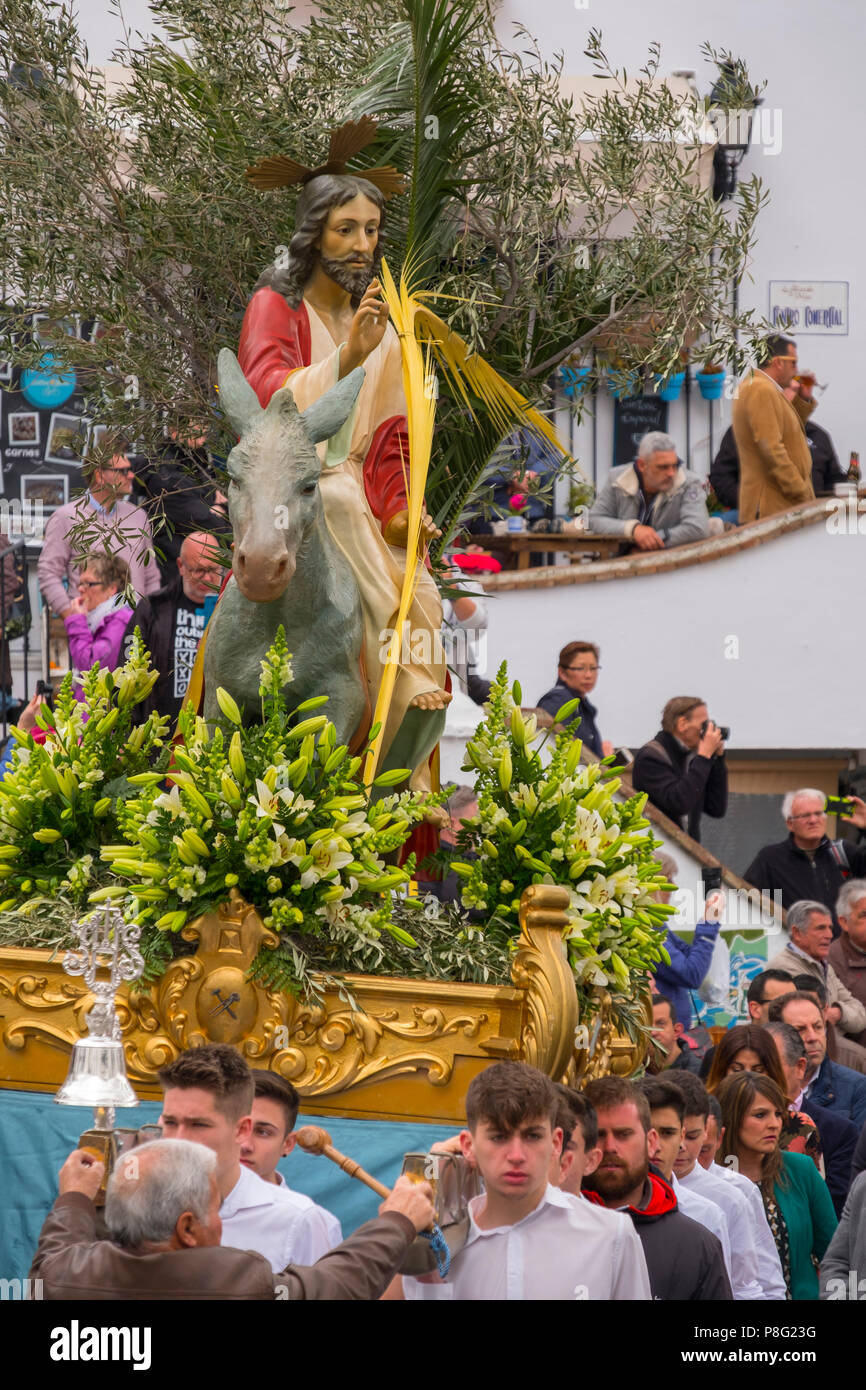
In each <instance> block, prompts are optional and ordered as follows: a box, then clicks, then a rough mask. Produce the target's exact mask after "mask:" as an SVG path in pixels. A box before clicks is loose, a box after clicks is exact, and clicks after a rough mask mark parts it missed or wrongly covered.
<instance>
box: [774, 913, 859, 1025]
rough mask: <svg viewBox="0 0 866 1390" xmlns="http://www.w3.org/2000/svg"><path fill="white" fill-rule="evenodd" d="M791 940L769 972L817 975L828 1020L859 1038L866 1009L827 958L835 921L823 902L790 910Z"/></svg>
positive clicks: (789, 927)
mask: <svg viewBox="0 0 866 1390" xmlns="http://www.w3.org/2000/svg"><path fill="white" fill-rule="evenodd" d="M788 931H789V932H790V934H791V940H790V941H789V942H788V945H787V946H786V947H785V949H784V951H779V952H778V953H777V954H776V955H775V956H773V957H772V958H771V959H770V960H768V961H767V969H768V970H787V971H788V972H789V974H790V975H791V976H792V977H793V976H796V975H814V977H815V979H816V980H819V981H820V982H821V984H822V985H823V986H824V989H825V992H826V995H827V1011H826V1019H827V1022H828V1023H834V1024H835V1025H836V1027H837V1028H838V1029H839V1030H840V1032H842V1033H847V1034H849V1035H850V1036H852V1037H857V1035H858V1034H859V1033H862V1031H863V1029H864V1028H866V1007H864V1005H863V1004H861V1003H860V1000H859V999H855V998H854V995H853V994H852V993H851V991H850V990H849V989H846V987H845V985H843V983H842V981H841V980H840V979H839V976H838V975H837V974H836V971H835V970H834V969H833V967H832V965H830V963H829V961H828V959H827V957H828V955H829V952H830V946H831V944H832V942H833V919H832V917H831V916H830V912H829V909H828V908H826V907H825V906H824V904H823V903H819V902H817V901H814V900H810V899H806V900H805V901H803V902H799V903H793V904H792V905H791V907H789V908H788Z"/></svg>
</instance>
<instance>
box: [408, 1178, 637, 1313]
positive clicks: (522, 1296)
mask: <svg viewBox="0 0 866 1390" xmlns="http://www.w3.org/2000/svg"><path fill="white" fill-rule="evenodd" d="M486 1202H487V1197H486V1195H485V1194H484V1193H482V1194H481V1196H479V1197H473V1198H472V1201H471V1202H470V1203H469V1216H470V1230H469V1238H468V1240H467V1241H466V1244H465V1245H464V1247H463V1249H462V1250H460V1251H459V1252H458V1253H457V1254H456V1255H455V1256H454V1259H453V1260H452V1262H451V1269H450V1271H449V1273H448V1277H447V1279H445V1280H444V1281H443V1282H434V1283H429V1284H428V1283H422V1282H421V1281H420V1280H418V1279H414V1278H411V1277H409V1276H408V1275H404V1276H403V1292H404V1295H405V1297H406V1298H407V1299H434V1298H452V1299H462V1300H480V1299H484V1300H488V1301H492V1300H494V1299H495V1300H497V1301H519V1300H538V1299H556V1300H558V1301H563V1300H567V1301H569V1300H574V1299H579V1300H583V1299H593V1300H595V1299H598V1300H604V1301H607V1300H610V1299H649V1298H651V1297H652V1294H651V1293H650V1282H649V1275H648V1274H647V1267H646V1260H645V1259H644V1253H643V1247H642V1245H641V1243H640V1237H639V1236H638V1234H637V1232H636V1231H635V1228H634V1226H633V1225H632V1222H631V1221H630V1219H629V1218H628V1217H627V1216H621V1215H620V1214H619V1213H618V1212H614V1211H607V1210H606V1209H605V1208H604V1207H599V1206H596V1205H595V1204H594V1203H593V1202H588V1201H587V1200H586V1199H585V1198H584V1197H572V1196H570V1195H569V1194H568V1193H566V1192H560V1190H559V1188H557V1187H551V1186H548V1187H547V1189H546V1191H545V1193H544V1196H543V1197H542V1199H541V1201H540V1202H539V1204H538V1206H537V1207H536V1208H535V1210H534V1211H532V1212H530V1213H529V1215H528V1216H524V1218H523V1220H522V1221H517V1222H515V1223H514V1225H513V1226H497V1227H496V1228H495V1229H493V1230H489V1231H485V1230H482V1229H481V1228H480V1227H479V1226H478V1225H477V1223H476V1220H475V1217H476V1215H478V1214H480V1213H481V1212H482V1211H483V1210H484V1205H485V1204H486Z"/></svg>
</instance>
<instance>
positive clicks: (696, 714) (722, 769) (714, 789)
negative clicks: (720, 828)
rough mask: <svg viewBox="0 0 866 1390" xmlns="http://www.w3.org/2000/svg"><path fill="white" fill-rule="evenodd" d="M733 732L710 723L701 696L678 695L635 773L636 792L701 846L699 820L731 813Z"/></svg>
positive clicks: (636, 763)
mask: <svg viewBox="0 0 866 1390" xmlns="http://www.w3.org/2000/svg"><path fill="white" fill-rule="evenodd" d="M729 736H730V730H729V729H724V728H719V727H718V726H717V725H716V724H714V723H713V721H712V720H711V719H710V717H709V715H708V713H707V706H706V703H705V702H704V701H703V700H702V699H700V697H699V696H697V695H675V696H674V698H673V699H672V700H668V702H667V704H666V705H665V707H664V709H663V710H662V726H661V729H660V730H659V732H658V733H657V734H656V736H655V738H653V739H650V741H649V743H645V744H644V745H643V747H642V748H640V749H639V750H638V753H637V756H636V757H635V760H634V767H633V769H632V777H631V780H632V785H633V786H634V789H635V791H640V792H646V793H647V795H648V797H649V799H650V801H651V802H652V804H653V805H654V806H655V807H656V808H657V809H658V810H659V811H662V812H663V813H664V814H665V815H666V816H669V817H670V819H671V820H672V821H674V822H675V823H676V824H677V825H678V826H679V827H680V829H681V830H687V831H688V833H689V835H691V837H692V839H693V840H697V841H698V842H699V843H700V838H701V815H702V814H703V813H706V814H707V815H708V816H715V817H717V818H720V817H722V816H723V815H724V814H725V812H726V811H727V809H728V770H727V767H726V766H725V739H726V738H728V737H729Z"/></svg>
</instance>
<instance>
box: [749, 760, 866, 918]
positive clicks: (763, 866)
mask: <svg viewBox="0 0 866 1390" xmlns="http://www.w3.org/2000/svg"><path fill="white" fill-rule="evenodd" d="M853 800H854V803H855V808H854V814H853V815H852V816H851V817H850V819H851V820H852V821H853V822H854V824H859V821H858V819H857V817H858V816H859V817H860V818H861V819H863V820H866V806H864V803H863V802H862V801H860V800H859V799H858V798H857V797H854V798H853ZM826 804H827V803H826V797H825V796H824V793H823V792H821V791H818V790H817V789H816V788H814V787H801V789H800V790H799V791H796V792H789V793H788V795H787V796H786V797H785V799H784V801H783V802H782V818H783V819H784V821H785V824H786V825H787V827H788V837H787V839H785V840H781V841H780V842H779V843H778V844H775V845H765V846H764V848H763V849H761V850H759V851H758V853H757V854H756V855H755V858H754V859H753V860H752V862H751V864H750V865H749V867H748V868H747V869H746V871H745V873H744V874H743V877H744V878H745V880H746V881H747V883H752V884H754V886H755V887H756V888H760V889H762V890H766V891H768V892H770V893H774V892H776V891H777V890H778V891H779V892H780V893H781V895H782V906H783V907H784V908H785V909H786V911H787V909H788V908H789V907H791V906H793V904H794V903H797V902H803V901H805V900H807V899H816V900H817V901H818V902H819V903H823V904H824V906H825V907H826V908H827V910H828V912H829V913H830V915H831V918H832V921H833V935H834V937H835V936H838V935H839V927H838V924H837V922H836V915H835V909H836V899H837V898H838V896H839V891H840V889H841V887H842V884H843V883H844V882H845V881H846V879H849V878H860V877H861V876H863V875H864V874H866V845H856V844H854V843H852V841H850V840H844V841H841V840H839V841H834V840H831V839H829V838H828V835H827V813H826V811H825V809H824V807H825V806H826ZM861 808H862V810H861Z"/></svg>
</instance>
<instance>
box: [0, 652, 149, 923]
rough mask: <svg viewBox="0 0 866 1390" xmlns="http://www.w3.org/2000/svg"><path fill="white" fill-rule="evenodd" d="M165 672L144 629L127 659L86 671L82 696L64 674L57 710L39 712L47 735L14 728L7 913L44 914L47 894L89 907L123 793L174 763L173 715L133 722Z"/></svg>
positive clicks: (4, 793)
mask: <svg viewBox="0 0 866 1390" xmlns="http://www.w3.org/2000/svg"><path fill="white" fill-rule="evenodd" d="M156 680H157V673H156V672H155V671H153V670H151V667H150V661H149V657H148V654H147V651H146V649H145V647H144V646H143V644H142V642H141V639H140V637H139V635H138V634H136V636H135V638H134V640H133V644H132V648H131V650H130V655H129V659H128V661H127V662H126V664H125V665H124V666H123V667H121V668H119V669H118V670H116V671H113V672H112V671H107V670H103V669H100V667H99V666H98V665H96V666H94V667H93V669H92V670H91V671H89V672H88V673H87V675H86V676H85V677H84V679H83V682H82V689H83V695H84V698H83V700H77V699H76V698H75V694H74V691H73V677H72V675H71V674H70V675H68V676H67V677H66V678H65V680H64V681H63V684H62V685H61V687H60V690H59V691H58V693H57V696H56V698H55V702H54V710H53V712H52V713H49V712H48V711H47V709H46V708H45V707H44V706H43V707H42V708H41V709H40V711H39V715H38V721H39V724H40V727H41V728H42V729H43V730H44V731H45V742H44V743H39V742H37V741H36V739H35V738H34V737H33V734H32V733H24V732H22V731H21V730H20V729H17V728H13V729H12V735H13V738H14V739H15V743H16V747H15V750H14V752H13V756H12V766H11V768H10V770H9V772H8V773H7V774H6V776H5V777H3V778H2V779H0V882H2V891H3V894H4V899H3V902H2V903H0V913H10V912H16V913H23V914H25V916H26V915H28V914H30V913H34V912H35V913H38V911H39V909H40V904H41V903H42V902H44V901H45V900H46V899H47V900H49V901H56V900H58V899H61V900H64V901H65V903H66V904H67V905H69V904H71V905H72V906H74V907H76V908H82V907H83V906H84V905H85V903H86V902H87V898H88V895H89V894H90V893H91V892H92V891H93V890H94V889H95V887H96V885H97V883H98V882H99V874H100V870H101V869H102V866H101V864H100V858H99V856H100V848H101V846H102V844H103V843H104V842H105V841H106V840H111V839H116V838H117V836H118V833H119V829H118V821H117V812H118V804H119V802H118V798H119V797H121V796H122V795H123V794H124V793H125V792H126V793H128V792H129V791H130V790H132V789H133V788H132V786H131V785H130V779H132V780H133V782H134V780H135V778H136V777H137V776H138V775H139V774H142V773H146V774H147V775H148V776H157V777H162V776H163V773H162V772H156V773H154V772H152V769H153V768H154V767H155V766H158V765H159V760H160V759H161V760H162V762H163V763H166V762H167V757H168V753H167V749H166V748H165V740H166V734H167V728H168V722H169V721H168V720H167V719H165V718H162V717H161V716H159V715H155V714H153V715H150V716H149V717H148V719H147V720H146V721H145V722H144V723H142V724H139V725H138V726H137V727H134V725H133V710H134V707H135V705H136V704H138V703H139V702H140V701H141V700H143V699H145V698H146V696H147V695H148V694H149V693H150V691H151V689H152V688H153V685H154V682H155V681H156ZM103 874H104V870H103Z"/></svg>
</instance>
